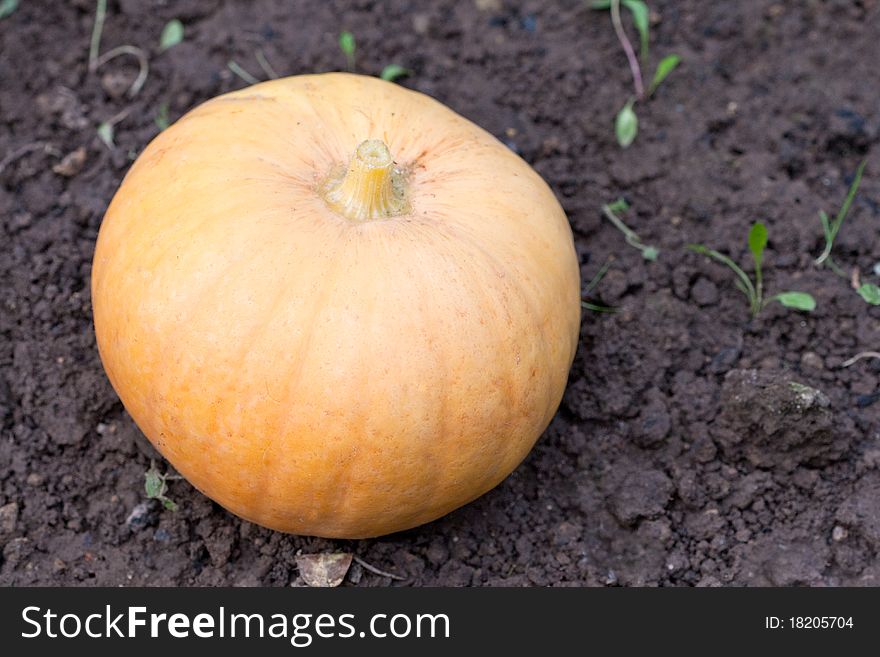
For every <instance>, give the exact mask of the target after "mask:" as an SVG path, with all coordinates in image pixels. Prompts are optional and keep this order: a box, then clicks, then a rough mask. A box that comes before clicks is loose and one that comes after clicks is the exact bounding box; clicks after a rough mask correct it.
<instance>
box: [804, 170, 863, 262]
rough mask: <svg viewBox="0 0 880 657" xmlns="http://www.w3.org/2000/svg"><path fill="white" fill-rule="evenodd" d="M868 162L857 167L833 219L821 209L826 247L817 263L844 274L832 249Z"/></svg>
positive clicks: (820, 219)
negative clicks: (834, 257)
mask: <svg viewBox="0 0 880 657" xmlns="http://www.w3.org/2000/svg"><path fill="white" fill-rule="evenodd" d="M867 163H868V161H867V160H862V162H861V164H859V167H858V168H857V169H856V175H855V177H854V178H853V181H852V184H851V185H850V186H849V191H847V193H846V198H845V199H843V205H841V206H840V209H839V210H838V211H837V215H836V216H835V217H834V220H833V221H831V220H830V219H829V218H828V215H827V214H826V213H825V211H824V210H819V221H820V222H821V223H822V232H823V233H824V234H825V248H824V249H823V250H822V253H820V254H819V257H818V258H816V264H817V265H822V264H827V265H828V266H829V267H831V269H833V270H834V271H836V272H837V273H839V274H841V275H843V276H845V275H846V274H844V273H843V271H842V270H841V269H840V267H838V266H837V263H835V262H834V259H833V258H832V257H831V249H832V248H834V239H835V238H836V237H837V233H839V232H840V227H841V226H842V225H843V221H844V220H845V219H846V215H847V214H849V208H850V206H851V205H852V202H853V199H855V197H856V193H858V191H859V185H860V184H861V182H862V173H863V172H864V171H865V165H866V164H867Z"/></svg>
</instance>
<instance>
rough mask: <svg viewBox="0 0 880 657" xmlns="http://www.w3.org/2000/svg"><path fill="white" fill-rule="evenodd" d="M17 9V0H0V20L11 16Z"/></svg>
mask: <svg viewBox="0 0 880 657" xmlns="http://www.w3.org/2000/svg"><path fill="white" fill-rule="evenodd" d="M16 9H18V0H0V20H2V19H4V18H6V17H7V16H11V15H12V12H14V11H15V10H16Z"/></svg>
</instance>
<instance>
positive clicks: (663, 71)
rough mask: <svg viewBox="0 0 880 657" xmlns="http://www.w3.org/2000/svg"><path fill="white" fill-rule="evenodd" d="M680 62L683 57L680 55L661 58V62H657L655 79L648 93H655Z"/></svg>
mask: <svg viewBox="0 0 880 657" xmlns="http://www.w3.org/2000/svg"><path fill="white" fill-rule="evenodd" d="M680 62H681V57H679V56H678V55H666V57H664V58H663V59H661V60H660V63H659V64H657V70H656V71H654V79H653V81H652V82H651V89H650V91H649V92H648V93H649V94H652V93H654V91H655V90H656V89H657V87H659V86H660V83H661V82H663V80H665V79H666V77H667V76H668V75H669V74H670V73H672V71H674V70H675V68H676V67H677V66H678V64H679V63H680Z"/></svg>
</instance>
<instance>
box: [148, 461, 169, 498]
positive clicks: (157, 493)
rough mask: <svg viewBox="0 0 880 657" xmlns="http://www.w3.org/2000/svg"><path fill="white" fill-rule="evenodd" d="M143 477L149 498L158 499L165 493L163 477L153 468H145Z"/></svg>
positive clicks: (165, 486)
mask: <svg viewBox="0 0 880 657" xmlns="http://www.w3.org/2000/svg"><path fill="white" fill-rule="evenodd" d="M144 479H145V483H144V488H145V490H146V492H147V497H149V498H150V499H158V498H160V497H162V496H163V495H164V494H165V491H166V489H167V485H166V484H165V479H164V478H163V477H162V475H160V474H159V473H158V472H157V471H156V470H155V469H153V468H150V469H149V470H147V472H146V473H144Z"/></svg>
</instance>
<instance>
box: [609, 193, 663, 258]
mask: <svg viewBox="0 0 880 657" xmlns="http://www.w3.org/2000/svg"><path fill="white" fill-rule="evenodd" d="M628 209H629V203H627V202H626V201H625V200H624V199H622V198H619V199H617V200H616V201H614V203H608V204H605V205H603V206H602V214H603V215H605V217H606V218H607V219H608V221H610V222H611V223H612V224H614V227H615V228H617V230H619V231H620V232H621V233H623V236H624V237H625V238H626V243H627V244H629V245H630V246H632V247H634V248H636V249H638V250H639V251H641V252H642V257H643V258H644V259H645V260H650V261H652V262H653V261H654V260H656V259H657V258H658V257H659V255H660V249H658V248H657V247H656V246H649V245H647V244H644V243H643V242H642V240H641V239H640V238H639V236H638V235H637V234H636V232H635V231H634V230H632V229H631V228H630V227H629V226H627V225H626V224H625V223H623V220H622V219H621V218H620V217H619V216H617V213H619V212H625V211H626V210H628Z"/></svg>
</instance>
